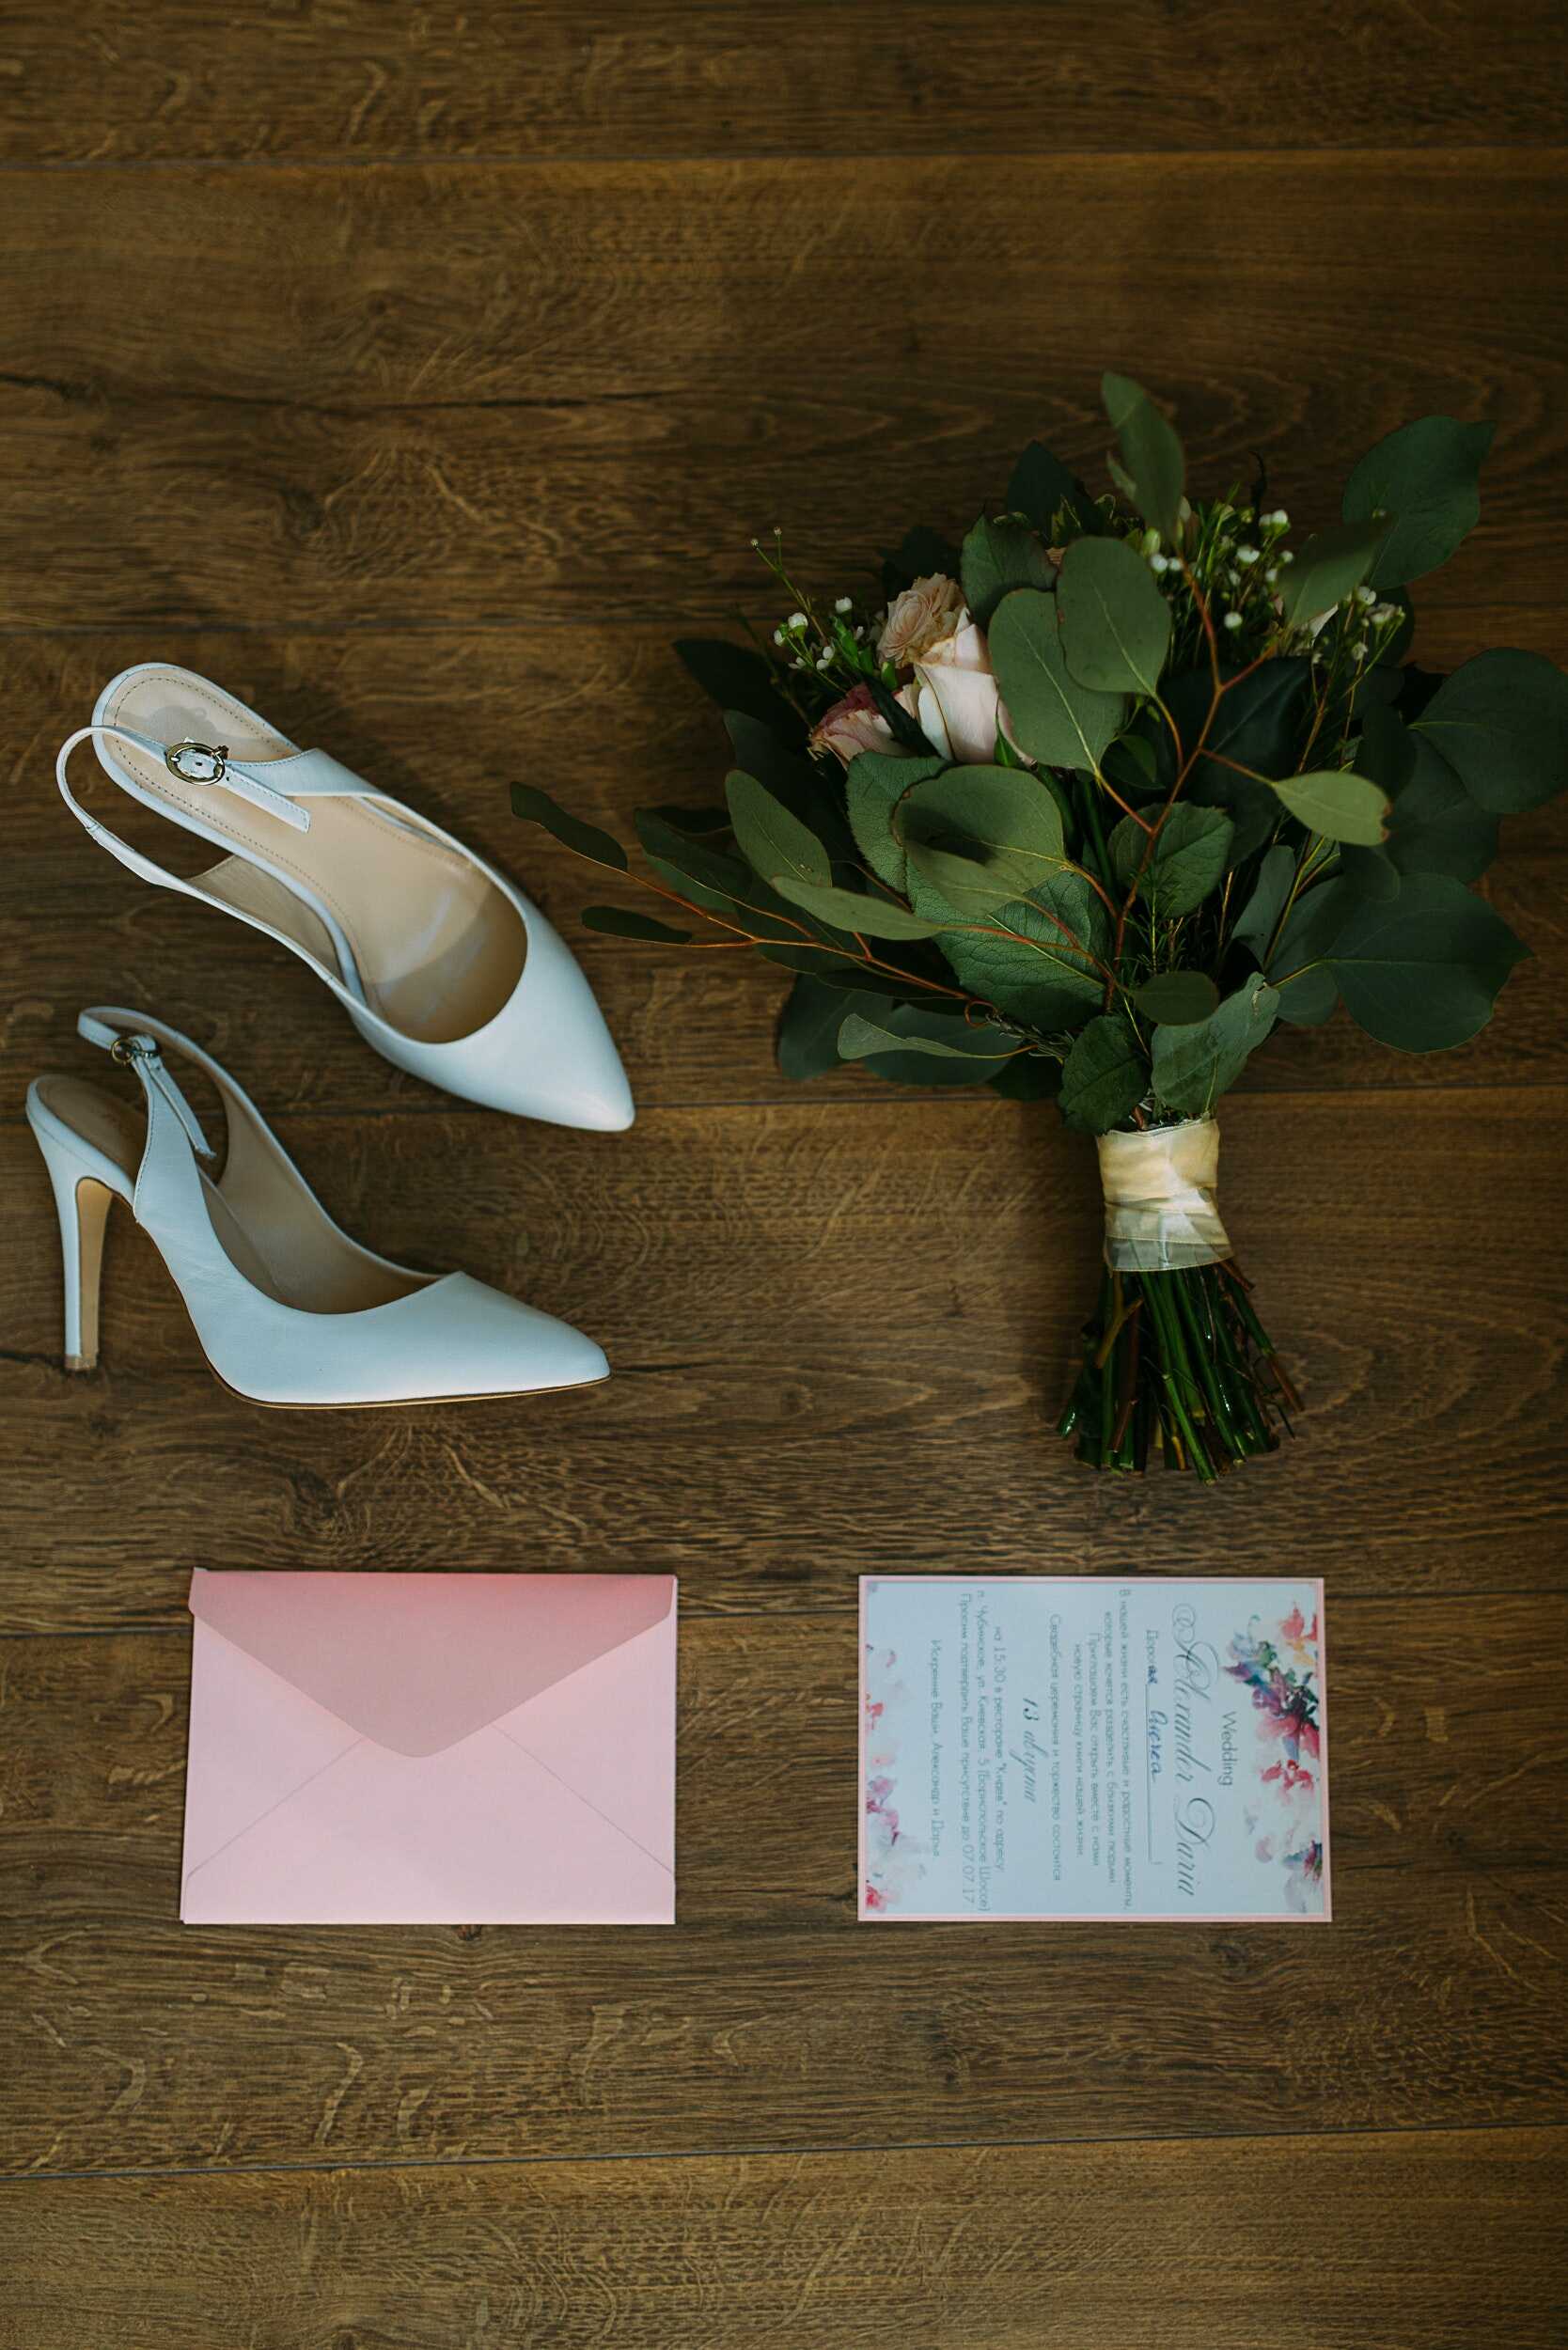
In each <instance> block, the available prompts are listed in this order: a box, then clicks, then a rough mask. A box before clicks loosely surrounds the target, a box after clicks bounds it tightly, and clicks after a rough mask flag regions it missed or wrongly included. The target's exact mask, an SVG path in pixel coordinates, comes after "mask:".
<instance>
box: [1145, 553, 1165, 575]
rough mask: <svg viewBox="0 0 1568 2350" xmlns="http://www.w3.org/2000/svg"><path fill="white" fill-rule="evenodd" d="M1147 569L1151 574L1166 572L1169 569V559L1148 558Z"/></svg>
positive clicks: (1163, 557)
mask: <svg viewBox="0 0 1568 2350" xmlns="http://www.w3.org/2000/svg"><path fill="white" fill-rule="evenodd" d="M1149 568H1150V570H1151V571H1152V572H1168V571H1169V569H1170V558H1169V556H1165V555H1152V556H1150V557H1149Z"/></svg>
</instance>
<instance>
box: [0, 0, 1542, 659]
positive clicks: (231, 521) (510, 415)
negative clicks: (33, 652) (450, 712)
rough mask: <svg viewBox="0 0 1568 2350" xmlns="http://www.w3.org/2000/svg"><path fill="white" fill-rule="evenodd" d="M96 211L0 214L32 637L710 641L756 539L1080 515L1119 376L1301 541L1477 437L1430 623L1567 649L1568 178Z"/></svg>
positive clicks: (229, 199)
mask: <svg viewBox="0 0 1568 2350" xmlns="http://www.w3.org/2000/svg"><path fill="white" fill-rule="evenodd" d="M965 21H967V20H965ZM102 185H103V183H102V179H101V177H100V175H99V174H97V173H95V172H91V171H80V172H56V171H49V170H39V171H33V172H29V171H19V172H13V173H12V174H10V175H9V177H8V188H9V191H10V194H11V198H12V201H13V203H14V205H15V206H16V207H17V210H18V213H19V216H20V217H23V218H24V219H25V220H26V223H27V235H26V236H25V238H18V239H15V240H12V241H10V242H9V243H8V245H7V246H6V248H5V251H4V254H3V256H0V292H3V294H4V299H5V310H6V316H7V320H8V362H7V375H6V379H5V383H4V386H3V387H0V388H3V392H4V397H3V399H0V430H3V431H6V432H7V433H8V435H9V436H10V442H11V446H12V448H13V451H14V455H15V459H16V476H15V480H14V483H13V488H12V493H11V495H10V497H9V498H8V500H7V504H6V511H5V515H4V517H3V518H0V566H3V569H4V572H5V574H6V576H7V577H8V581H9V583H10V585H9V588H8V595H7V599H6V602H5V603H4V605H3V607H0V620H3V621H4V622H5V623H6V624H8V625H11V626H23V627H34V628H39V627H49V626H74V625H77V624H79V623H81V622H82V621H83V620H84V619H89V620H91V621H93V622H95V623H97V624H102V625H109V624H123V625H127V626H135V627H145V628H149V629H154V630H156V629H160V628H162V627H163V626H165V625H166V624H170V623H173V624H176V625H180V626H189V625H190V623H191V622H192V620H193V619H200V620H202V621H204V622H206V623H208V624H212V623H220V622H229V623H233V622H243V623H245V624H247V625H254V624H258V623H261V624H266V625H269V626H274V627H275V626H277V625H278V624H280V623H287V622H290V621H291V622H293V623H294V624H296V625H298V624H301V623H308V624H310V625H313V626H321V624H322V623H323V622H327V623H330V625H331V627H332V628H333V629H334V630H341V629H343V628H345V627H353V626H364V625H368V624H375V623H378V622H379V623H388V624H398V623H400V622H402V621H404V620H406V619H407V618H408V616H409V615H410V614H411V613H417V614H419V615H420V616H421V618H423V619H425V620H426V621H436V620H443V621H448V622H455V623H462V624H463V625H484V624H503V625H505V626H508V627H511V628H534V627H538V626H541V625H543V624H546V623H551V622H554V621H555V620H557V619H558V618H559V617H560V616H561V615H562V613H563V612H566V613H569V614H570V615H571V616H572V617H573V618H579V619H589V618H592V619H602V620H603V619H611V618H612V617H614V618H619V619H627V618H632V617H641V618H645V619H658V620H660V621H663V622H666V623H667V621H668V619H670V618H671V617H672V616H674V615H677V614H679V615H681V616H682V617H683V618H684V619H686V620H687V621H692V620H697V619H704V618H706V619H714V618H717V617H719V616H722V615H724V614H726V613H727V612H728V611H729V608H730V607H731V605H732V604H733V603H735V602H737V601H739V600H742V599H751V598H754V597H755V596H756V593H757V588H756V572H755V567H754V558H753V557H752V556H751V554H750V551H749V548H748V544H747V541H748V538H749V536H750V534H751V533H752V532H753V531H757V530H764V531H765V530H767V529H768V528H770V527H771V526H772V525H774V524H775V523H776V522H777V523H782V524H784V525H787V526H788V528H789V531H790V544H791V549H792V554H793V556H795V557H796V558H797V559H798V561H799V562H800V564H801V565H802V567H803V570H804V572H805V573H806V575H808V576H811V577H825V578H835V577H837V578H839V579H840V580H843V579H844V578H845V575H846V573H847V572H848V570H849V567H850V562H851V555H852V551H857V550H861V549H864V550H866V551H867V555H868V556H870V555H871V554H872V552H873V551H874V550H875V549H876V548H878V547H879V546H881V545H883V544H886V543H889V542H890V540H896V539H898V538H900V537H902V532H903V530H904V528H905V526H906V525H908V524H909V523H910V522H912V521H915V520H927V521H931V522H933V523H937V524H944V525H956V524H964V525H966V524H967V523H968V521H969V520H971V519H972V517H973V515H974V514H975V512H976V511H977V510H978V508H979V505H980V501H981V500H982V499H983V498H984V497H985V496H986V495H987V494H988V493H989V494H992V495H996V494H998V493H1000V490H1001V488H1002V486H1003V484H1004V483H1005V480H1006V478H1007V468H1008V466H1009V465H1010V464H1011V459H1012V457H1013V455H1014V454H1015V452H1016V450H1017V448H1018V447H1019V446H1022V444H1023V443H1024V441H1025V440H1026V439H1027V437H1028V436H1029V434H1030V433H1032V432H1039V433H1042V434H1043V436H1044V437H1046V438H1047V439H1048V440H1050V441H1052V442H1053V443H1054V444H1056V445H1058V446H1060V448H1061V449H1062V451H1063V453H1064V454H1066V455H1069V456H1072V457H1074V458H1081V459H1083V460H1084V461H1085V462H1089V461H1090V460H1092V461H1093V464H1094V467H1095V470H1096V473H1097V476H1098V469H1099V462H1100V452H1101V451H1102V450H1103V448H1104V445H1105V428H1104V423H1103V418H1102V416H1101V413H1100V408H1099V400H1098V394H1097V388H1096V387H1097V384H1098V380H1099V368H1100V367H1101V365H1102V364H1103V362H1104V360H1105V357H1106V356H1107V355H1110V356H1121V357H1123V358H1124V359H1126V360H1128V361H1129V363H1131V362H1133V361H1135V360H1136V362H1137V365H1138V366H1139V367H1140V368H1141V369H1142V371H1143V372H1145V373H1147V374H1149V375H1150V376H1151V377H1152V379H1153V380H1154V382H1155V383H1156V384H1157V388H1158V389H1159V390H1160V391H1161V392H1162V393H1163V394H1165V395H1166V396H1168V398H1170V399H1173V400H1174V401H1175V403H1176V405H1177V410H1178V413H1179V415H1180V417H1181V421H1182V425H1183V428H1184V432H1185V434H1186V437H1187V441H1188V446H1189V449H1190V452H1191V456H1192V460H1193V473H1194V478H1197V479H1200V480H1202V479H1205V478H1211V477H1212V478H1214V479H1215V486H1216V487H1220V488H1223V487H1224V486H1225V484H1226V482H1227V480H1229V479H1231V478H1234V476H1235V474H1236V473H1238V472H1239V473H1241V474H1243V475H1245V474H1246V473H1247V471H1248V470H1249V465H1250V458H1249V454H1248V452H1250V451H1252V450H1254V449H1255V450H1258V451H1259V452H1261V453H1262V456H1263V458H1264V459H1265V460H1266V462H1267V463H1268V465H1269V468H1270V473H1271V478H1272V493H1273V494H1275V495H1278V496H1280V497H1282V498H1283V499H1284V501H1285V503H1286V504H1287V505H1288V506H1289V507H1290V508H1291V509H1293V510H1294V511H1295V512H1297V513H1298V514H1299V515H1300V516H1302V517H1303V518H1304V519H1305V518H1307V517H1309V516H1313V515H1316V516H1320V517H1321V516H1322V515H1324V514H1325V513H1331V512H1337V510H1338V485H1339V483H1340V482H1341V480H1342V478H1343V477H1344V475H1345V473H1346V472H1347V471H1348V469H1349V466H1350V465H1351V463H1352V462H1354V461H1355V459H1356V457H1357V456H1359V455H1360V453H1361V452H1362V450H1363V449H1365V448H1366V447H1367V446H1369V445H1370V444H1371V443H1372V441H1373V440H1375V439H1376V438H1377V437H1378V436H1379V435H1380V434H1381V433H1383V432H1384V431H1387V430H1388V429H1389V428H1390V427H1391V426H1392V425H1394V424H1395V423H1397V422H1399V421H1401V420H1402V419H1403V418H1405V417H1407V416H1410V415H1419V414H1420V413H1421V412H1422V411H1423V410H1428V409H1433V408H1443V409H1448V410H1450V411H1451V412H1455V413H1458V414H1460V415H1474V414H1478V413H1481V412H1484V413H1485V414H1487V415H1491V416H1494V417H1495V418H1496V419H1497V423H1498V425H1499V427H1500V431H1499V436H1498V441H1497V448H1496V451H1495V454H1494V457H1493V460H1492V463H1491V469H1490V482H1489V489H1490V505H1489V509H1488V525H1487V528H1486V530H1485V531H1484V533H1482V535H1481V536H1480V537H1478V538H1477V539H1476V540H1474V541H1473V543H1472V545H1471V546H1470V548H1469V549H1467V550H1466V553H1465V554H1464V555H1463V556H1462V557H1461V558H1460V559H1459V560H1458V561H1457V562H1456V563H1455V564H1454V565H1453V566H1452V568H1451V569H1450V571H1449V572H1446V573H1445V574H1444V577H1443V581H1442V584H1441V588H1440V598H1439V600H1440V601H1442V602H1444V603H1447V604H1448V605H1449V607H1450V608H1458V607H1459V606H1461V605H1463V604H1464V603H1466V601H1472V602H1480V603H1494V602H1495V603H1514V604H1520V603H1524V604H1534V605H1538V606H1544V605H1549V604H1553V603H1560V597H1559V594H1558V571H1557V555H1556V544H1557V541H1558V540H1559V539H1560V535H1561V526H1562V521H1563V511H1562V502H1563V498H1564V495H1565V493H1564V489H1563V486H1562V485H1563V481H1564V478H1565V474H1564V468H1563V465H1562V462H1561V461H1562V457H1563V452H1564V442H1565V430H1564V419H1565V416H1568V408H1565V404H1564V402H1563V399H1562V398H1561V397H1560V392H1561V384H1562V375H1563V353H1562V351H1561V347H1560V337H1559V335H1558V333H1557V326H1556V318H1557V308H1558V306H1559V305H1558V304H1557V303H1556V302H1555V301H1554V298H1553V296H1554V290H1560V289H1561V287H1562V283H1563V260H1562V256H1563V254H1564V253H1565V252H1568V238H1565V237H1564V235H1563V233H1562V231H1563V222H1564V214H1565V211H1568V202H1565V192H1568V156H1564V155H1561V154H1555V153H1554V154H1541V155H1516V154H1506V153H1504V154H1498V153H1494V152H1486V153H1478V154H1474V155H1459V154H1450V155H1446V156H1442V155H1439V156H1425V155H1421V156H1418V157H1414V158H1412V157H1409V156H1402V155H1380V154H1368V155H1365V156H1358V157H1355V158H1347V157H1344V156H1326V155H1325V156H1317V157H1302V156H1299V155H1290V154H1286V155H1260V156H1244V155H1225V156H1222V157H1212V156H1211V157H1195V158H1173V159H1171V161H1170V162H1169V163H1168V164H1163V165H1162V166H1161V167H1160V168H1158V169H1151V168H1150V166H1149V164H1148V163H1147V161H1146V160H1145V159H1144V158H1143V157H1141V156H1138V157H1127V156H1115V155H1094V156H1084V157H1076V158H1059V159H1058V158H1051V159H1047V158H1042V159H1035V160H1030V159H1005V160H984V159H979V158H966V159H964V160H963V161H957V162H947V161H941V160H935V161H932V160H918V161H910V162H888V163H828V164H796V163H758V164H748V165H745V166H744V167H742V166H738V165H730V164H700V165H684V166H668V165H663V164H617V165H603V166H593V165H585V164H547V165H546V164H540V165H526V166H523V165H518V166H493V167H491V168H489V169H486V170H484V171H482V172H477V171H474V170H470V169H466V168H464V167H462V166H438V165H432V166H430V167H425V166H420V167H417V168H412V169H406V170H400V169H377V168H367V169H364V170H356V171H352V172H343V171H332V170H322V169H320V168H313V167H309V166H297V167H295V166H279V167H277V168H274V169H268V170H265V171H233V170H226V169H219V168H212V169H208V168H204V167H187V166H177V167H170V168H148V169H145V170H140V171H135V172H128V173H126V174H125V175H124V176H123V178H122V179H120V180H117V182H116V195H115V201H114V203H113V204H112V205H107V204H105V203H104V201H103V197H102ZM1396 217H1397V219H1398V222H1399V233H1398V235H1397V236H1395V235H1390V234H1389V233H1388V222H1389V221H1390V219H1392V218H1396ZM960 220H961V221H962V223H963V228H962V233H955V228H954V223H955V222H956V221H960ZM1243 220H1245V222H1246V224H1247V234H1246V236H1245V238H1242V237H1239V236H1238V235H1237V234H1236V225H1237V223H1238V222H1239V221H1243ZM1112 246H1114V258H1108V255H1109V252H1110V249H1111V247H1112ZM1216 254H1223V255H1224V257H1225V259H1224V265H1223V267H1216V265H1215V255H1216ZM978 261H979V262H982V264H983V265H979V266H978V265H977V262H978ZM889 288H896V289H897V293H896V297H894V298H886V299H883V298H876V297H875V295H874V293H873V290H876V289H889ZM846 289H864V290H865V293H864V295H862V294H860V293H858V292H855V293H851V294H848V295H846V291H845V290H846ZM846 304H847V313H848V317H849V321H850V322H849V323H846ZM1347 316H1348V317H1355V318H1359V319H1364V320H1365V319H1375V320H1376V321H1377V359H1376V364H1375V365H1374V366H1353V365H1347V363H1346V360H1345V356H1344V336H1345V322H1346V319H1347ZM1238 319H1245V321H1247V328H1246V334H1245V337H1243V338H1242V340H1241V342H1240V343H1238V334H1237V321H1238ZM1435 320H1443V321H1462V330H1461V329H1458V328H1456V329H1455V331H1452V332H1450V331H1444V332H1443V333H1441V334H1435V332H1434V329H1433V321H1435ZM998 321H1005V332H999V331H998ZM62 482H69V483H71V484H73V485H74V484H78V483H80V484H90V488H91V493H90V495H85V496H84V495H72V496H71V497H69V498H62V497H61V495H60V491H59V486H58V485H59V484H60V483H62ZM44 551H47V559H42V556H43V554H44Z"/></svg>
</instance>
